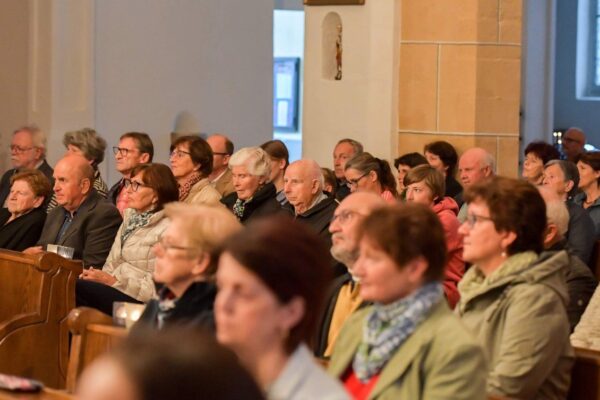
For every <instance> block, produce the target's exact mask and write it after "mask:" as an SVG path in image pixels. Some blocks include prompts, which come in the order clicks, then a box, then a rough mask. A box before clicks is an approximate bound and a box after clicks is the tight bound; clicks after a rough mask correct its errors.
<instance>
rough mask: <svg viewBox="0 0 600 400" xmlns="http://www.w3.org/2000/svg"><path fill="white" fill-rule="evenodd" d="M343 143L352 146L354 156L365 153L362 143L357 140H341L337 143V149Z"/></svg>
mask: <svg viewBox="0 0 600 400" xmlns="http://www.w3.org/2000/svg"><path fill="white" fill-rule="evenodd" d="M342 143H348V144H349V145H350V146H352V149H353V150H354V155H358V154H360V153H362V152H363V151H364V150H363V145H362V143H360V142H359V141H357V140H354V139H350V138H345V139H342V140H340V141H339V142H337V144H336V145H335V147H338V146H339V145H340V144H342Z"/></svg>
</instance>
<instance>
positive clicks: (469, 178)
mask: <svg viewBox="0 0 600 400" xmlns="http://www.w3.org/2000/svg"><path fill="white" fill-rule="evenodd" d="M495 164H496V161H495V160H494V156H492V155H491V154H490V153H488V152H487V151H486V150H484V149H482V148H481V147H472V148H470V149H468V150H466V151H465V152H464V153H463V154H462V156H461V157H460V160H459V161H458V176H459V179H460V181H461V183H462V187H463V189H466V188H468V187H470V186H472V185H473V184H475V183H477V182H481V181H484V180H486V179H489V178H491V177H493V176H494V174H495V170H496V165H495ZM460 196H462V193H461V195H460ZM460 200H461V202H462V198H461V199H460ZM466 219H467V204H466V203H463V204H462V206H461V207H460V210H459V212H458V220H459V221H460V223H461V224H462V223H463V222H465V220H466Z"/></svg>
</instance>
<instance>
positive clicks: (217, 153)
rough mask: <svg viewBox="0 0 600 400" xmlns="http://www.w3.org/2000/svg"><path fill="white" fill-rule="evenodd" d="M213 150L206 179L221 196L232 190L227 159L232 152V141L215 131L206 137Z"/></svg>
mask: <svg viewBox="0 0 600 400" xmlns="http://www.w3.org/2000/svg"><path fill="white" fill-rule="evenodd" d="M206 142H207V143H208V145H209V146H210V148H211V149H212V152H213V168H212V172H211V174H210V175H209V176H208V180H209V181H210V183H211V184H212V185H213V187H214V188H215V189H217V192H219V193H221V196H223V197H225V196H227V195H228V194H230V193H233V192H234V188H233V179H232V178H231V170H230V169H229V159H230V158H231V155H232V154H233V142H232V141H231V140H229V138H228V137H227V136H225V135H221V134H220V133H215V134H214V135H211V136H209V137H208V139H206Z"/></svg>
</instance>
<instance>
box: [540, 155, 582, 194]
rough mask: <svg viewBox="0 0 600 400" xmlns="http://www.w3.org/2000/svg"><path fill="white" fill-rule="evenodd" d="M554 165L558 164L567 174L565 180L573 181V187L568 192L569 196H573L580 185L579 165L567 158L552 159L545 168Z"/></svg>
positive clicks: (564, 173)
mask: <svg viewBox="0 0 600 400" xmlns="http://www.w3.org/2000/svg"><path fill="white" fill-rule="evenodd" d="M552 165H558V166H559V167H560V169H561V171H562V172H563V175H564V176H565V180H564V181H565V182H568V181H573V187H572V188H571V190H569V193H567V196H569V197H571V196H573V195H574V194H575V193H576V192H577V188H578V187H579V170H578V169H577V165H575V164H574V163H572V162H571V161H567V160H550V161H548V162H547V163H546V165H544V169H546V168H548V167H550V166H552Z"/></svg>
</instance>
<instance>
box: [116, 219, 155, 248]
mask: <svg viewBox="0 0 600 400" xmlns="http://www.w3.org/2000/svg"><path fill="white" fill-rule="evenodd" d="M153 215H154V211H146V212H143V213H139V214H138V213H137V212H134V213H133V215H132V216H131V218H129V220H127V225H126V226H125V227H124V228H123V232H122V233H121V243H125V241H126V240H127V238H128V237H129V236H131V234H132V233H133V232H135V231H136V230H137V229H138V228H141V227H143V226H146V225H148V222H150V218H151V217H152V216H153Z"/></svg>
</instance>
